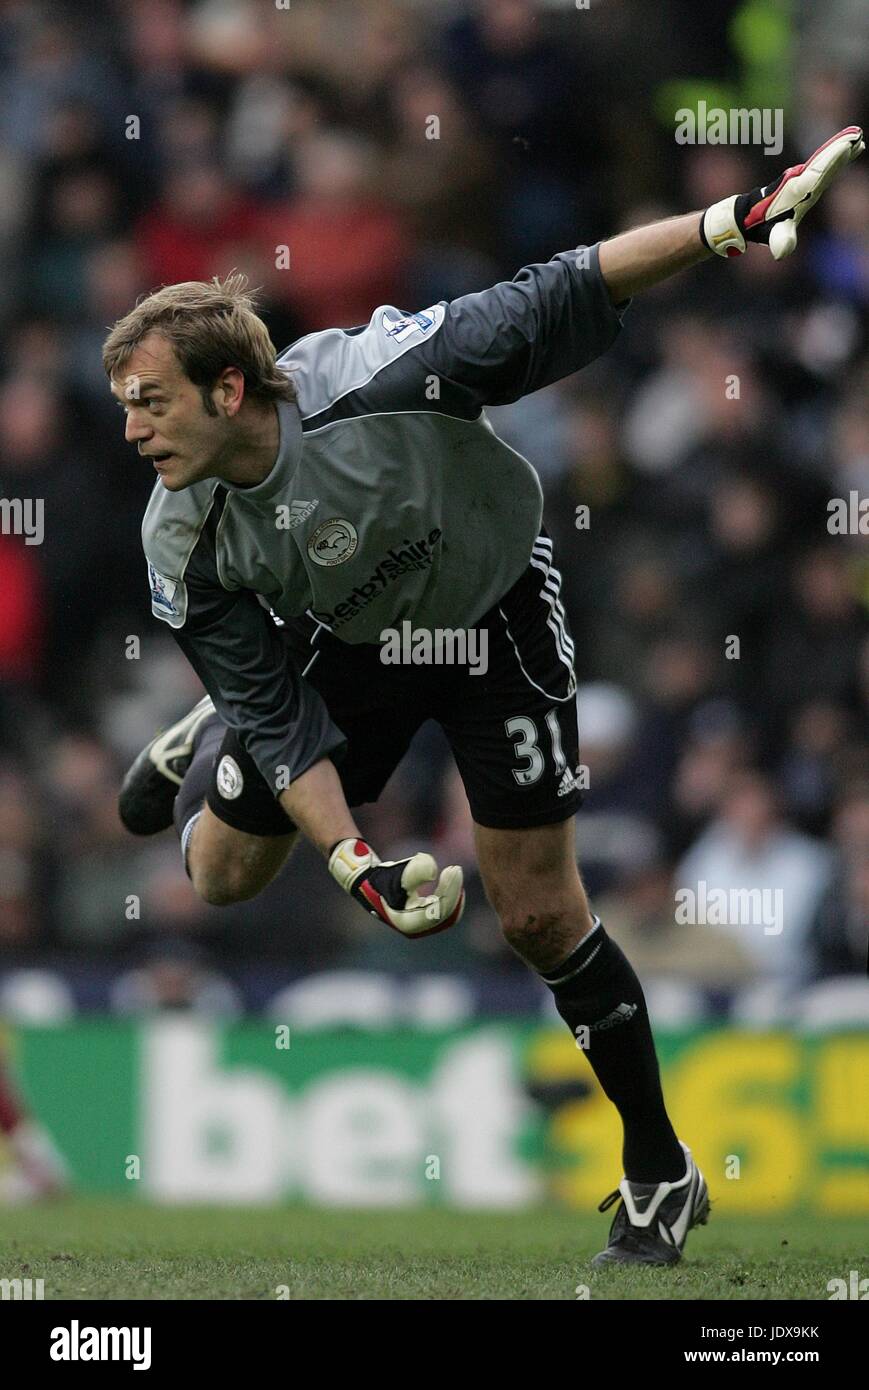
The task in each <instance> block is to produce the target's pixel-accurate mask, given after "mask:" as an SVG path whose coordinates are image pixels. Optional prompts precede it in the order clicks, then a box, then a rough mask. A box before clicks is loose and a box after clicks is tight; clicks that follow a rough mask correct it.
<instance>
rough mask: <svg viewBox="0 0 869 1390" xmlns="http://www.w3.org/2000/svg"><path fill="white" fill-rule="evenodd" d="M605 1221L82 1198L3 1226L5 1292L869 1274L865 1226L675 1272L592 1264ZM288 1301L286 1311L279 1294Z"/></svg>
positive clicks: (825, 1229)
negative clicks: (15, 1285)
mask: <svg viewBox="0 0 869 1390" xmlns="http://www.w3.org/2000/svg"><path fill="white" fill-rule="evenodd" d="M609 1215H611V1214H608V1215H607V1216H606V1217H605V1216H600V1215H594V1216H590V1215H585V1214H583V1215H579V1216H578V1215H576V1214H575V1213H572V1212H568V1211H564V1210H561V1209H558V1208H555V1207H542V1208H537V1209H535V1210H533V1211H530V1212H523V1213H519V1214H513V1213H509V1214H508V1213H504V1214H493V1213H482V1212H455V1211H439V1210H435V1209H424V1210H415V1211H363V1212H360V1211H312V1210H310V1209H305V1208H298V1207H290V1206H285V1207H271V1208H234V1209H224V1208H220V1209H218V1208H211V1207H196V1208H192V1207H171V1208H167V1207H162V1208H155V1207H148V1206H145V1205H140V1204H137V1203H131V1202H121V1201H110V1200H107V1199H83V1198H76V1199H71V1200H67V1201H62V1202H55V1203H51V1204H46V1205H43V1206H39V1207H28V1208H18V1209H14V1210H11V1211H9V1210H7V1211H4V1212H3V1214H2V1221H0V1276H2V1277H4V1278H9V1279H14V1278H28V1277H29V1278H31V1279H38V1278H42V1279H44V1281H45V1298H46V1299H56V1298H69V1299H115V1298H134V1299H269V1300H274V1299H276V1298H277V1297H278V1296H279V1294H278V1290H279V1289H281V1290H282V1289H283V1288H284V1287H286V1289H287V1290H288V1291H289V1297H290V1298H291V1299H459V1300H465V1299H575V1298H576V1297H577V1292H576V1290H577V1286H581V1285H586V1286H587V1287H588V1289H589V1294H590V1297H591V1298H592V1299H667V1300H672V1299H694V1298H702V1299H725V1300H728V1301H732V1300H734V1299H749V1298H760V1299H780V1298H783V1299H812V1300H826V1299H828V1298H829V1293H828V1291H827V1281H828V1280H829V1279H831V1278H834V1277H837V1276H838V1277H843V1278H845V1279H846V1280H847V1278H848V1271H849V1270H851V1269H857V1270H862V1271H863V1272H864V1273H865V1272H866V1271H867V1270H869V1219H866V1218H862V1219H858V1220H854V1219H849V1220H841V1221H837V1220H834V1219H831V1218H820V1217H810V1216H806V1215H796V1216H794V1215H782V1216H781V1217H776V1218H771V1217H764V1218H756V1219H754V1218H751V1219H748V1218H746V1219H740V1220H736V1219H733V1218H720V1219H719V1218H716V1216H715V1213H714V1210H713V1215H712V1218H711V1220H710V1223H709V1225H708V1226H706V1227H704V1228H701V1229H700V1230H698V1231H694V1232H693V1233H692V1235H691V1236H690V1237H689V1239H688V1246H687V1250H686V1256H685V1258H684V1259H683V1261H682V1263H681V1264H679V1265H677V1266H676V1267H675V1268H672V1269H661V1270H636V1269H631V1270H606V1271H601V1272H597V1271H594V1270H592V1269H591V1268H590V1266H589V1263H588V1262H589V1259H590V1258H591V1256H592V1255H593V1254H595V1252H596V1251H597V1250H599V1249H601V1248H602V1246H603V1245H604V1244H605V1243H606V1233H607V1231H608V1230H609ZM282 1296H283V1297H287V1294H286V1293H283V1295H282Z"/></svg>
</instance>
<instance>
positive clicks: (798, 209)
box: [700, 125, 866, 261]
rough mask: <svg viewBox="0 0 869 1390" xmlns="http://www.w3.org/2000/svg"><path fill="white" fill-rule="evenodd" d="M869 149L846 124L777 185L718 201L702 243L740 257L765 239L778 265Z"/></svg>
mask: <svg viewBox="0 0 869 1390" xmlns="http://www.w3.org/2000/svg"><path fill="white" fill-rule="evenodd" d="M865 148H866V147H865V145H864V143H863V132H862V130H861V129H860V127H859V126H856V125H849V126H846V127H845V129H844V130H840V131H839V133H838V135H833V136H831V138H830V139H829V140H827V141H825V142H824V144H823V145H821V147H820V149H817V150H815V153H814V154H813V155H810V157H809V158H808V159H807V160H806V162H805V164H795V165H794V166H793V167H792V168H791V169H785V171H784V173H783V174H781V175H780V177H779V178H778V179H776V181H775V183H769V184H767V186H766V188H755V189H752V191H751V193H739V194H736V195H735V196H734V197H732V198H723V199H722V201H721V202H720V203H713V204H712V207H710V208H707V209H706V211H705V212H704V214H703V218H702V220H701V223H700V239H701V241H702V242H703V245H704V246H706V247H707V249H708V250H710V251H714V252H715V254H716V255H717V256H741V255H742V253H743V251H744V250H745V247H746V243H747V242H749V241H755V242H757V241H760V242H764V243H765V244H766V245H768V246H769V249H770V251H771V252H772V255H773V256H774V258H775V259H776V260H777V261H780V260H782V258H783V257H784V256H789V255H790V254H791V252H792V251H793V249H794V247H795V246H796V244H797V228H798V227H799V225H800V223H801V222H802V220H803V218H804V217H805V215H806V213H807V212H808V210H809V208H811V207H814V205H815V203H816V202H817V201H818V199H819V198H820V196H821V194H822V193H823V192H824V190H825V188H827V186H828V185H829V184H830V183H832V181H833V179H834V178H835V177H836V175H837V174H839V173H841V171H842V169H844V168H845V166H846V164H850V163H851V161H852V160H853V159H856V158H857V156H858V155H860V154H862V153H863V150H864V149H865Z"/></svg>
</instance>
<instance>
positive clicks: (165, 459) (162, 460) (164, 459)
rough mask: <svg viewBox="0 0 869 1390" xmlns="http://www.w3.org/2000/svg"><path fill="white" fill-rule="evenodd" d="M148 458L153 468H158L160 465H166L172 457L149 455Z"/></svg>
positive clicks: (169, 455)
mask: <svg viewBox="0 0 869 1390" xmlns="http://www.w3.org/2000/svg"><path fill="white" fill-rule="evenodd" d="M150 457H151V461H152V463H153V464H154V467H155V468H159V467H160V465H161V464H164V463H168V461H169V459H170V458H171V457H172V455H171V454H151V456H150Z"/></svg>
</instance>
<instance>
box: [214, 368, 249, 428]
mask: <svg viewBox="0 0 869 1390" xmlns="http://www.w3.org/2000/svg"><path fill="white" fill-rule="evenodd" d="M212 397H213V399H214V400H215V401H216V403H217V405H218V407H219V408H220V409H221V411H222V412H223V413H224V414H225V415H227V416H229V417H230V419H232V418H233V417H234V416H236V415H237V414H238V412H239V410H240V409H241V405H242V401H243V400H244V373H243V372H241V371H239V369H238V367H226V368H225V369H224V371H222V372H221V374H220V376H219V377H218V379H217V383H216V385H215V388H214V392H213V393H212Z"/></svg>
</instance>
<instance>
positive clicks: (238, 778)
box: [216, 753, 244, 801]
mask: <svg viewBox="0 0 869 1390" xmlns="http://www.w3.org/2000/svg"><path fill="white" fill-rule="evenodd" d="M216 780H217V790H218V791H219V792H220V795H221V796H222V797H223V799H224V801H235V799H236V797H237V796H241V794H242V792H243V791H244V777H243V776H242V772H241V768H240V767H239V765H238V763H237V762H236V761H235V758H231V757H230V756H229V754H228V753H225V754H224V755H223V757H222V758H221V760H220V762H219V763H218V765H217V777H216Z"/></svg>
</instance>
